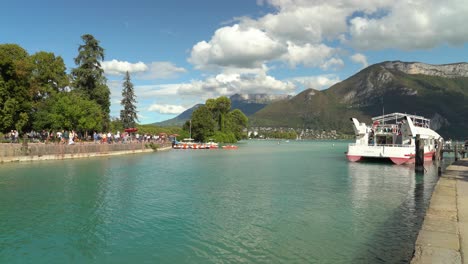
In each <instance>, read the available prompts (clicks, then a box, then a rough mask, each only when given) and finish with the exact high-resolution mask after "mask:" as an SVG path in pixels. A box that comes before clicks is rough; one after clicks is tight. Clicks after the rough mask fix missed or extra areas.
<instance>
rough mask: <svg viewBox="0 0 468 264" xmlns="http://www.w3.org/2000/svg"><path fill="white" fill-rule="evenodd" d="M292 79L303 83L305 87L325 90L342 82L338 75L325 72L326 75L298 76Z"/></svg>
mask: <svg viewBox="0 0 468 264" xmlns="http://www.w3.org/2000/svg"><path fill="white" fill-rule="evenodd" d="M291 81H293V82H296V83H298V84H300V85H302V86H303V87H304V88H312V89H315V90H324V89H327V88H329V87H331V86H332V85H334V84H336V83H338V82H340V81H341V80H340V78H339V77H338V76H337V75H334V74H324V75H317V76H304V77H296V78H293V79H291Z"/></svg>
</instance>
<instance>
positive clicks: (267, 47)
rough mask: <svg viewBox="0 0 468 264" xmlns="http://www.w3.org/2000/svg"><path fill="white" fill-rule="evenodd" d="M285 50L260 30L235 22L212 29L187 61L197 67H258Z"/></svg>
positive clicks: (194, 48) (193, 49)
mask: <svg viewBox="0 0 468 264" xmlns="http://www.w3.org/2000/svg"><path fill="white" fill-rule="evenodd" d="M285 50H286V48H285V46H283V45H281V43H279V42H278V41H276V40H274V39H272V38H270V37H269V36H268V35H267V34H266V33H265V32H264V31H261V30H259V29H257V28H253V27H246V28H244V27H241V26H239V25H238V24H236V25H233V26H229V27H222V28H220V29H218V30H216V32H215V34H214V35H213V37H212V38H211V40H210V41H208V42H206V41H201V42H198V43H197V44H196V45H195V46H194V47H193V48H192V51H191V55H190V58H189V62H190V63H192V64H194V65H195V67H196V68H197V69H210V68H213V67H237V68H258V67H261V66H262V65H263V63H264V62H265V61H269V60H273V59H275V58H277V57H278V56H280V55H281V54H282V53H283V52H284V51H285Z"/></svg>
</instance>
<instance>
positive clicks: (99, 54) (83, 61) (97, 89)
mask: <svg viewBox="0 0 468 264" xmlns="http://www.w3.org/2000/svg"><path fill="white" fill-rule="evenodd" d="M81 39H83V41H84V44H83V45H80V47H79V48H78V56H77V57H76V58H75V64H76V65H77V66H78V67H77V68H75V69H72V72H71V74H72V78H73V87H74V88H75V89H76V90H77V91H79V92H81V93H82V94H83V95H84V96H86V97H87V98H89V99H91V100H94V101H95V102H96V103H98V104H99V105H100V106H101V109H102V111H103V119H104V120H103V124H104V129H106V128H107V127H108V124H109V120H110V117H109V114H110V89H109V87H108V86H107V84H106V81H107V80H106V78H105V77H104V70H103V69H102V67H101V63H100V62H101V61H103V60H104V49H103V48H102V47H101V46H99V41H98V40H97V39H95V38H94V36H93V35H90V34H86V35H83V36H81Z"/></svg>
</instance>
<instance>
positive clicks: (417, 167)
mask: <svg viewBox="0 0 468 264" xmlns="http://www.w3.org/2000/svg"><path fill="white" fill-rule="evenodd" d="M415 143H416V146H415V148H416V149H415V152H416V153H415V155H416V156H415V164H414V171H415V172H417V173H424V140H423V139H421V135H419V134H417V135H416V142H415Z"/></svg>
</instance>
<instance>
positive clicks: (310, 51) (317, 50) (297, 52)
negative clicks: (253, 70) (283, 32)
mask: <svg viewBox="0 0 468 264" xmlns="http://www.w3.org/2000/svg"><path fill="white" fill-rule="evenodd" d="M287 44H288V52H287V53H285V54H284V55H283V56H282V59H283V60H284V61H286V62H288V64H289V65H290V66H291V67H293V68H294V67H296V66H297V65H299V64H302V65H304V66H307V67H320V68H322V69H328V68H333V67H335V66H343V65H344V62H343V61H342V60H341V59H337V58H332V56H334V55H335V54H336V53H337V50H336V49H334V48H331V47H328V46H326V45H324V44H318V45H312V44H309V43H307V44H305V45H303V46H299V45H296V44H294V43H292V42H288V43H287Z"/></svg>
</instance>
